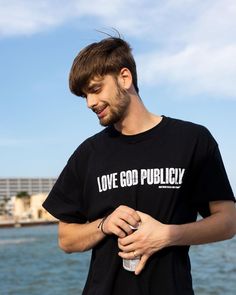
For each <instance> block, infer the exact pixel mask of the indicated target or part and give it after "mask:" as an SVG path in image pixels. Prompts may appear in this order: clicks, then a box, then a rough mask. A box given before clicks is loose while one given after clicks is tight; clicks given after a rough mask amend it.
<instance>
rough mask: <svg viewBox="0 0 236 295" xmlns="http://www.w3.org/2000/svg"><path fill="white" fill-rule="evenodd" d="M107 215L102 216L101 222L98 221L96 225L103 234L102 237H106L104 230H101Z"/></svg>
mask: <svg viewBox="0 0 236 295" xmlns="http://www.w3.org/2000/svg"><path fill="white" fill-rule="evenodd" d="M107 216H108V215H106V216H104V217H103V218H102V220H101V221H100V223H99V225H98V228H99V229H100V230H101V232H102V233H103V234H104V235H106V236H107V235H108V234H107V233H105V231H104V229H103V224H104V221H105V220H106V218H107Z"/></svg>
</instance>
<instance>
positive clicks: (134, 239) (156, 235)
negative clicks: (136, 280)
mask: <svg viewBox="0 0 236 295" xmlns="http://www.w3.org/2000/svg"><path fill="white" fill-rule="evenodd" d="M137 213H138V215H139V216H140V219H141V223H140V226H139V228H138V230H136V231H134V232H133V233H132V234H130V235H129V236H127V237H120V238H119V239H118V246H119V248H120V250H121V252H119V256H120V257H122V258H125V259H134V258H135V257H136V256H141V260H140V262H139V264H138V266H137V267H136V269H135V274H136V275H138V274H139V273H140V272H141V271H142V270H143V268H144V266H145V264H146V262H147V260H148V258H149V257H150V256H151V255H152V254H153V253H155V252H157V251H159V250H161V249H162V248H164V247H167V246H169V245H170V226H169V225H165V224H163V223H161V222H159V221H157V220H156V219H154V218H152V217H151V216H150V215H148V214H145V213H142V212H139V211H137Z"/></svg>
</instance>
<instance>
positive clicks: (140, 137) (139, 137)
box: [110, 115, 168, 143]
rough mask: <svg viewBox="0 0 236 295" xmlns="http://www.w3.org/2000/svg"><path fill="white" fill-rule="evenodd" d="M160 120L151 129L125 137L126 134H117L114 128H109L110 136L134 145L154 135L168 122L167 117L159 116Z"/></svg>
mask: <svg viewBox="0 0 236 295" xmlns="http://www.w3.org/2000/svg"><path fill="white" fill-rule="evenodd" d="M161 117H162V120H161V121H160V122H159V123H158V124H156V125H155V126H153V127H152V128H150V129H148V130H146V131H143V132H140V133H137V134H132V135H126V134H122V133H121V132H119V131H118V130H117V129H116V128H115V127H114V126H111V127H110V134H111V136H112V137H116V138H119V139H121V140H123V141H126V142H129V143H136V142H139V141H143V140H145V139H146V138H148V137H150V136H152V135H153V134H156V132H157V131H159V130H160V129H162V128H163V127H164V126H165V125H166V123H167V122H168V117H166V116H164V115H161Z"/></svg>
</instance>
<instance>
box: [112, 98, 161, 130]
mask: <svg viewBox="0 0 236 295" xmlns="http://www.w3.org/2000/svg"><path fill="white" fill-rule="evenodd" d="M161 120H162V117H160V116H158V115H154V114H152V113H150V112H149V111H148V110H147V109H146V107H145V106H144V104H143V102H142V100H141V99H140V98H139V97H138V96H137V95H131V102H130V105H129V107H128V109H127V112H126V114H125V117H124V118H123V119H122V120H120V121H119V122H117V123H116V124H115V125H114V126H115V128H116V130H118V131H119V132H120V133H122V134H124V135H135V134H139V133H142V132H145V131H147V130H149V129H151V128H153V127H154V126H156V125H157V124H159V123H160V122H161Z"/></svg>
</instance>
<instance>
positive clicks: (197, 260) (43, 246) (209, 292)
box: [0, 225, 236, 295]
mask: <svg viewBox="0 0 236 295" xmlns="http://www.w3.org/2000/svg"><path fill="white" fill-rule="evenodd" d="M90 254H91V253H90V252H86V253H76V254H65V253H63V252H62V251H61V250H59V248H58V245H57V225H47V226H35V227H22V228H5V229H0V266H1V272H0V294H1V295H42V294H44V295H65V294H66V295H81V294H82V290H83V286H84V283H85V280H86V276H87V272H88V267H89V260H90ZM190 257H191V261H192V276H193V284H194V290H195V295H222V294H223V295H234V294H236V238H234V239H232V240H228V241H224V242H219V243H213V244H209V245H201V246H192V247H191V250H190Z"/></svg>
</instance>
